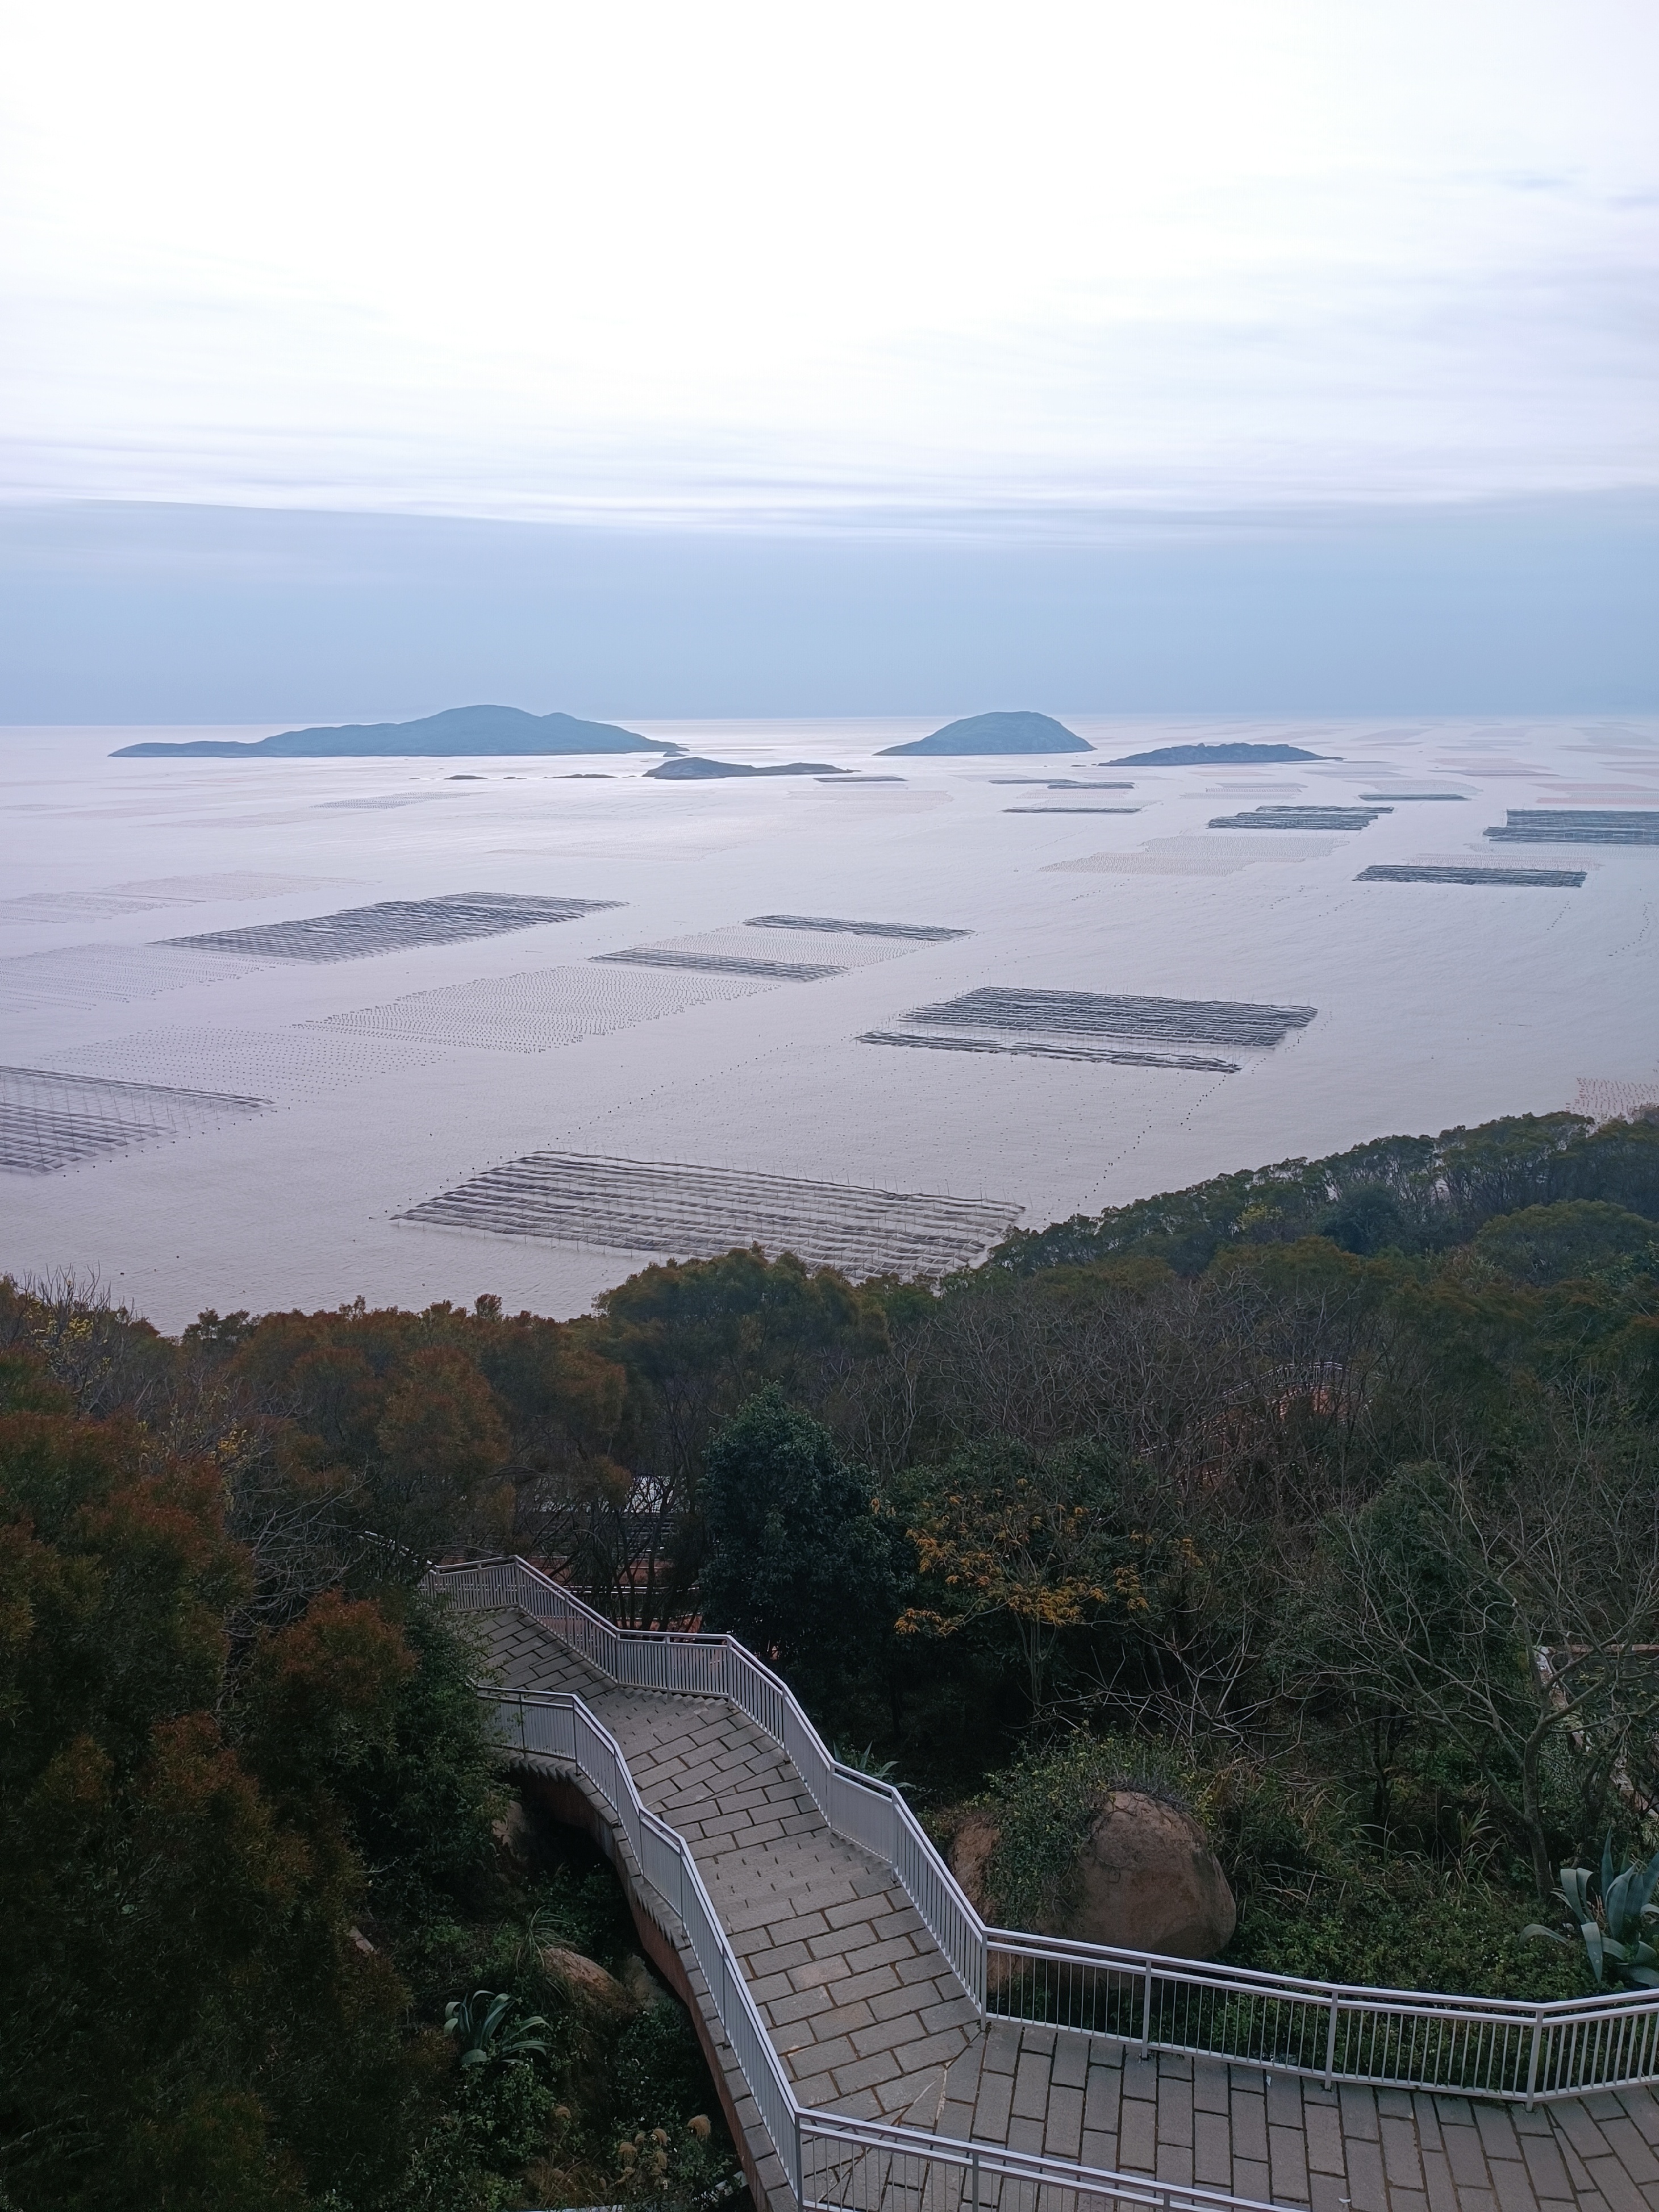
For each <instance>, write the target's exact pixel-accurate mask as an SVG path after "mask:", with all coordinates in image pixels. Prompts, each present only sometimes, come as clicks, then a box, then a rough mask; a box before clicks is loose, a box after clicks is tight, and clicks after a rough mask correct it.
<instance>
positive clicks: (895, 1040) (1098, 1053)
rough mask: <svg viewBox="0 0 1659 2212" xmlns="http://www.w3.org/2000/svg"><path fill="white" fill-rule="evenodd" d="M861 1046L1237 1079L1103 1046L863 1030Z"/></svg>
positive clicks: (1210, 1067)
mask: <svg viewBox="0 0 1659 2212" xmlns="http://www.w3.org/2000/svg"><path fill="white" fill-rule="evenodd" d="M858 1041H859V1042H860V1044H900V1045H914V1046H915V1047H916V1048H919V1049H920V1050H921V1051H924V1052H991V1053H1004V1054H1009V1055H1011V1056H1012V1057H1013V1058H1016V1059H1022V1060H1097V1061H1099V1062H1101V1063H1102V1064H1103V1065H1107V1066H1114V1067H1184V1068H1191V1069H1194V1070H1199V1069H1202V1070H1203V1071H1205V1072H1206V1073H1209V1074H1212V1075H1237V1073H1238V1062H1237V1060H1206V1059H1202V1058H1200V1056H1199V1055H1198V1054H1193V1053H1167V1052H1124V1051H1114V1050H1113V1049H1112V1048H1110V1047H1109V1046H1105V1045H1086V1044H1042V1043H1039V1042H1036V1040H1031V1041H1030V1042H1025V1043H1020V1044H1002V1043H1000V1042H998V1041H997V1039H996V1038H994V1037H975V1036H912V1035H910V1034H909V1033H908V1031H907V1030H865V1032H864V1033H863V1035H862V1036H860V1038H859V1040H858Z"/></svg>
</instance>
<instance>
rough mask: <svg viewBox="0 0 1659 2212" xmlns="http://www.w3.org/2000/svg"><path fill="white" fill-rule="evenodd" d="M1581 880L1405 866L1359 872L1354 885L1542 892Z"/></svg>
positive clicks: (1555, 872) (1534, 872)
mask: <svg viewBox="0 0 1659 2212" xmlns="http://www.w3.org/2000/svg"><path fill="white" fill-rule="evenodd" d="M1583 880H1584V871H1583V869H1582V868H1479V867H1476V868H1459V867H1441V866H1421V867H1413V866H1408V865H1407V864H1405V863H1401V864H1400V865H1399V866H1380V867H1375V868H1362V869H1361V870H1360V872H1359V873H1358V875H1357V876H1356V877H1355V878H1354V881H1355V883H1357V884H1534V885H1536V886H1538V887H1539V888H1540V889H1541V890H1577V888H1578V886H1579V884H1582V883H1583Z"/></svg>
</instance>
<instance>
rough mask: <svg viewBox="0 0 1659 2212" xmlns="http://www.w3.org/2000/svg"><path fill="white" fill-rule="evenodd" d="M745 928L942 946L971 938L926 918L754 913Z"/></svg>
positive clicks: (967, 931)
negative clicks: (857, 918)
mask: <svg viewBox="0 0 1659 2212" xmlns="http://www.w3.org/2000/svg"><path fill="white" fill-rule="evenodd" d="M744 928H745V929H805V930H811V931H814V932H817V933H822V934H823V935H825V936H847V937H899V938H904V939H908V940H910V941H911V942H913V943H915V944H917V945H943V944H945V942H946V940H947V939H950V938H953V937H971V936H972V935H973V931H972V930H971V929H945V928H941V927H939V926H938V925H936V924H934V923H932V922H925V921H842V920H841V919H840V918H839V917H838V916H836V915H824V914H754V915H750V917H749V919H748V921H745V922H744Z"/></svg>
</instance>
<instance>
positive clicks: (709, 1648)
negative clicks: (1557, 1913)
mask: <svg viewBox="0 0 1659 2212" xmlns="http://www.w3.org/2000/svg"><path fill="white" fill-rule="evenodd" d="M429 1579H430V1580H431V1581H432V1582H433V1583H435V1586H437V1587H438V1588H440V1589H443V1590H445V1591H447V1593H448V1594H449V1595H452V1596H453V1597H454V1598H456V1599H458V1600H459V1602H461V1603H462V1604H464V1605H468V1606H472V1607H519V1608H520V1609H521V1610H522V1611H524V1612H526V1613H530V1614H531V1615H532V1617H534V1618H536V1619H538V1620H542V1621H544V1622H545V1624H546V1625H547V1626H548V1627H549V1628H550V1629H551V1630H552V1631H553V1632H554V1633H555V1634H556V1635H557V1636H558V1637H559V1638H561V1640H562V1641H563V1642H564V1643H566V1644H568V1645H569V1646H570V1647H571V1649H572V1650H574V1651H576V1652H577V1653H578V1654H579V1655H580V1656H581V1657H582V1658H583V1659H585V1660H586V1662H587V1663H588V1664H589V1665H590V1666H591V1667H592V1668H595V1669H596V1670H597V1671H598V1672H599V1673H600V1674H605V1675H608V1676H609V1677H610V1679H611V1680H613V1681H615V1682H618V1683H623V1684H626V1685H627V1686H629V1687H636V1688H641V1689H653V1690H665V1691H672V1692H678V1693H679V1694H681V1695H686V1694H688V1693H690V1694H701V1695H703V1696H708V1697H716V1698H724V1699H726V1700H728V1701H729V1702H730V1703H731V1704H732V1705H735V1706H736V1707H737V1709H738V1711H740V1712H742V1713H744V1714H745V1715H746V1716H747V1717H748V1718H749V1719H750V1720H751V1721H753V1722H754V1723H755V1724H756V1726H757V1728H759V1729H762V1730H763V1732H764V1733H765V1734H766V1735H769V1736H770V1737H771V1739H772V1741H774V1742H775V1743H776V1744H777V1745H779V1746H780V1747H781V1749H782V1750H783V1751H784V1752H786V1753H787V1754H788V1756H789V1758H790V1759H791V1760H792V1761H793V1764H794V1765H795V1767H796V1769H797V1771H799V1774H800V1776H801V1778H802V1780H803V1781H804V1782H805V1784H806V1788H807V1790H808V1791H809V1793H810V1794H811V1798H812V1800H813V1802H814V1803H815V1804H816V1805H817V1808H818V1810H819V1811H820V1812H821V1813H822V1814H823V1817H824V1819H825V1820H827V1821H828V1822H829V1826H830V1827H831V1828H833V1829H834V1830H835V1831H836V1833H837V1834H839V1835H843V1836H846V1837H847V1838H848V1839H849V1840H850V1841H852V1842H854V1843H855V1844H860V1845H861V1846H862V1847H863V1848H864V1849H865V1850H867V1851H869V1852H871V1853H872V1855H873V1856H874V1857H877V1858H879V1859H882V1860H884V1861H885V1863H887V1864H888V1865H889V1866H890V1867H891V1868H892V1869H893V1871H894V1873H895V1874H896V1876H897V1878H898V1881H899V1883H900V1885H901V1887H902V1888H903V1890H904V1892H905V1894H906V1895H907V1896H908V1898H909V1899H910V1901H911V1902H912V1904H913V1905H915V1908H916V1911H917V1912H918V1913H919V1914H920V1915H921V1919H922V1921H923V1922H924V1923H925V1924H926V1926H927V1929H928V1930H929V1932H930V1934H931V1935H932V1936H933V1939H934V1941H935V1942H937V1943H938V1944H939V1948H940V1949H941V1951H943V1953H944V1954H945V1957H946V1959H947V1960H949V1961H950V1963H951V1967H952V1969H953V1971H954V1972H955V1973H956V1975H957V1978H958V1979H959V1980H960V1981H961V1983H962V1984H963V1988H964V1989H965V1990H967V1991H968V1993H969V1996H971V1997H972V1998H973V2000H974V2002H975V2005H976V2006H977V2008H979V2010H980V2012H981V2015H985V2014H994V2015H1006V2016H1010V2017H1014V2018H1021V2019H1036V2020H1040V2021H1043V2022H1044V2023H1045V2024H1048V2025H1049V2026H1052V2027H1057V2028H1060V2029H1064V2030H1071V2031H1074V2032H1081V2033H1091V2034H1102V2033H1103V2034H1108V2035H1112V2036H1116V2037H1119V2038H1121V2039H1124V2040H1126V2041H1129V2042H1133V2043H1137V2044H1139V2047H1140V2049H1141V2050H1142V2051H1143V2052H1150V2051H1170V2052H1172V2053H1178V2054H1181V2055H1183V2056H1188V2057H1219V2058H1226V2059H1229V2060H1231V2061H1232V2062H1233V2063H1237V2064H1244V2065H1260V2066H1264V2067H1271V2068H1272V2069H1273V2070H1274V2071H1275V2072H1282V2073H1297V2074H1304V2075H1313V2076H1316V2077H1318V2078H1320V2079H1322V2081H1325V2082H1326V2083H1327V2085H1329V2084H1332V2083H1334V2082H1338V2081H1348V2082H1353V2083H1356V2084H1364V2085H1369V2086H1372V2087H1389V2088H1401V2089H1437V2090H1442V2091H1455V2092H1456V2093H1460V2094H1462V2095H1466V2096H1467V2095H1475V2096H1486V2097H1494V2098H1500V2099H1503V2100H1506V2101H1513V2102H1517V2103H1518V2102H1522V2101H1524V2103H1525V2104H1526V2106H1527V2108H1528V2111H1530V2110H1531V2108H1532V2106H1533V2105H1534V2103H1536V2102H1537V2101H1539V2100H1541V2099H1542V2100H1548V2099H1554V2098H1559V2097H1571V2096H1581V2095H1583V2094H1586V2093H1589V2092H1590V2091H1592V2090H1596V2089H1613V2088H1623V2087H1637V2086H1639V2085H1643V2084H1646V2083H1650V2082H1654V2081H1659V1992H1656V1993H1653V1994H1648V1993H1636V1992H1631V1991H1620V1992H1613V1993H1609V1994H1608V1995H1606V1996H1592V1997H1564V1998H1557V1999H1555V2000H1553V2001H1552V2002H1548V2003H1544V2004H1528V2003H1526V2002H1524V2001H1522V2000H1518V1999H1515V1998H1508V1997H1468V1996H1443V1995H1440V1994H1437V1993H1434V1992H1428V1991H1424V1990H1388V1989H1371V1988H1367V1987H1364V1986H1357V1985H1352V1984H1346V1983H1340V1982H1320V1981H1310V1980H1306V1979H1304V1978H1299V1977H1297V1976H1295V1975H1288V1974H1268V1973H1262V1972H1258V1971H1256V1970H1255V1969H1253V1968H1250V1967H1248V1966H1212V1965H1209V1964H1206V1963H1205V1962H1204V1961H1201V1960H1192V1959H1172V1958H1169V1957H1166V1956H1164V1955H1163V1954H1159V1953H1157V1952H1147V1951H1128V1950H1120V1949H1114V1948H1109V1947H1107V1946H1104V1945H1101V1944H1094V1943H1078V1942H1070V1941H1068V1940H1066V1939H1065V1938H1061V1937H1051V1936H1033V1935H1028V1934H1024V1933H1022V1932H1021V1931H1019V1930H1018V1929H1006V1928H987V1925H986V1924H985V1923H984V1921H983V1920H981V1917H980V1916H979V1914H978V1913H977V1912H976V1911H975V1909H974V1906H973V1905H972V1904H971V1903H970V1902H969V1899H968V1898H967V1897H966V1896H965V1895H964V1894H963V1890H962V1888H961V1887H960V1885H959V1884H958V1883H957V1880H956V1878H955V1876H954V1875H952V1874H951V1870H950V1869H949V1868H948V1867H947V1866H946V1865H945V1862H944V1860H943V1859H942V1858H941V1857H939V1852H938V1851H937V1850H935V1848H934V1846H933V1842H932V1839H931V1838H929V1837H928V1835H927V1832H926V1831H925V1830H924V1829H923V1827H922V1826H921V1822H920V1821H919V1820H917V1819H916V1817H915V1814H914V1813H913V1812H912V1811H911V1809H910V1808H909V1806H908V1804H907V1803H906V1802H905V1800H904V1797H903V1795H902V1792H900V1791H899V1790H895V1789H894V1788H893V1787H892V1786H891V1784H888V1783H885V1782H879V1781H877V1780H876V1779H875V1778H873V1777H872V1776H870V1775H867V1774H860V1773H858V1772H857V1771H855V1770H854V1769H853V1768H851V1767H848V1766H844V1765H842V1764H841V1763H840V1762H839V1761H838V1760H836V1759H834V1758H832V1757H831V1756H830V1753H829V1751H828V1749H827V1748H826V1747H825V1745H824V1743H823V1738H822V1737H821V1736H820V1735H818V1732H817V1729H815V1728H814V1727H813V1725H812V1723H811V1721H810V1720H809V1719H808V1718H807V1717H806V1714H805V1712H804V1711H802V1709H801V1707H800V1705H799V1703H798V1702H797V1700H796V1699H795V1697H794V1694H793V1692H792V1691H791V1690H790V1689H789V1687H788V1685H787V1683H785V1682H783V1681H781V1680H780V1679H779V1678H778V1676H777V1675H775V1674H773V1672H772V1671H771V1669H770V1668H769V1667H766V1666H765V1665H763V1663H762V1662H761V1661H760V1660H758V1659H757V1658H756V1657H755V1656H754V1654H753V1653H752V1652H750V1651H747V1650H744V1646H743V1645H742V1644H739V1643H738V1642H737V1640H736V1639H735V1638H732V1637H730V1636H708V1635H691V1634H682V1633H679V1632H671V1631H660V1632H659V1631H647V1630H635V1629H618V1628H617V1627H615V1626H613V1625H612V1624H611V1622H610V1621H608V1620H605V1619H604V1618H603V1617H602V1616H601V1615H600V1614H599V1613H595V1612H594V1611H593V1609H592V1607H591V1606H587V1605H585V1604H583V1602H582V1601H581V1600H580V1598H579V1597H577V1596H576V1595H575V1594H574V1591H571V1590H568V1589H565V1588H563V1586H562V1584H560V1583H556V1582H555V1581H553V1579H552V1578H551V1577H550V1576H549V1575H547V1574H544V1572H543V1571H542V1570H541V1569H540V1568H539V1567H535V1566H532V1565H531V1564H530V1562H529V1561H528V1560H526V1559H488V1560H481V1561H477V1562H471V1563H468V1564H467V1565H462V1566H453V1567H439V1568H435V1569H434V1570H433V1572H432V1576H431V1577H430V1578H429Z"/></svg>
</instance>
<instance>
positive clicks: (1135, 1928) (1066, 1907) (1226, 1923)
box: [951, 1790, 1238, 1959]
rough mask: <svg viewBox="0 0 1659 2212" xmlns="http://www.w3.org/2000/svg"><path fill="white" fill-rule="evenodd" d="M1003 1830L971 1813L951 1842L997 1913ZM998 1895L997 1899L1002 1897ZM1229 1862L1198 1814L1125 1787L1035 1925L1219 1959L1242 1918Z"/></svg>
mask: <svg viewBox="0 0 1659 2212" xmlns="http://www.w3.org/2000/svg"><path fill="white" fill-rule="evenodd" d="M999 1841H1000V1828H999V1826H998V1824H997V1821H996V1819H995V1817H994V1814H992V1813H991V1812H989V1811H988V1810H983V1809H975V1811H973V1812H970V1813H969V1814H968V1815H967V1816H966V1818H965V1819H964V1820H963V1821H962V1822H961V1823H960V1825H959V1826H957V1831H956V1833H955V1835H954V1836H953V1838H951V1872H952V1873H953V1874H954V1875H956V1877H957V1881H959V1882H960V1883H961V1884H962V1886H963V1889H964V1890H966V1892H967V1893H968V1895H969V1897H970V1898H971V1899H972V1900H973V1902H974V1904H975V1906H976V1907H977V1908H978V1909H979V1911H981V1913H984V1914H985V1915H986V1917H987V1918H991V1917H994V1913H993V1912H992V1911H991V1910H989V1909H988V1908H987V1899H989V1898H990V1894H991V1893H990V1890H989V1885H988V1879H987V1877H988V1874H989V1869H990V1862H991V1857H992V1855H993V1853H994V1851H995V1850H996V1847H997V1844H998V1842H999ZM993 1902H994V1900H993ZM1237 1920H1238V1909H1237V1905H1235V1904H1234V1902H1233V1893H1232V1890H1231V1887H1229V1885H1228V1881H1227V1877H1226V1875H1225V1874H1224V1873H1223V1872H1222V1870H1221V1862H1220V1861H1219V1860H1218V1858H1217V1857H1216V1855H1215V1853H1214V1852H1213V1851H1212V1850H1211V1849H1210V1846H1209V1844H1208V1842H1207V1841H1206V1838H1205V1835H1204V1832H1203V1830H1202V1829H1201V1828H1200V1826H1199V1825H1198V1823H1197V1822H1196V1821H1195V1820H1193V1819H1191V1818H1190V1817H1189V1815H1188V1814H1185V1813H1182V1812H1181V1811H1180V1810H1179V1809H1178V1808H1176V1807H1175V1806H1173V1805H1166V1804H1164V1802H1162V1800H1160V1799H1158V1798H1156V1797H1148V1796H1145V1795H1143V1794H1142V1792H1141V1791H1139V1790H1113V1791H1112V1792H1111V1794H1110V1795H1109V1796H1107V1797H1106V1798H1105V1799H1104V1800H1103V1802H1102V1804H1101V1807H1100V1809H1099V1811H1098V1812H1097V1814H1095V1816H1094V1818H1093V1820H1091V1823H1090V1826H1089V1831H1088V1834H1087V1836H1086V1838H1085V1841H1084V1844H1083V1847H1082V1849H1081V1850H1080V1851H1079V1853H1078V1857H1077V1862H1076V1864H1075V1866H1074V1867H1073V1869H1071V1871H1070V1873H1069V1875H1067V1877H1066V1879H1064V1880H1063V1881H1060V1883H1059V1884H1058V1885H1057V1895H1056V1899H1055V1902H1054V1906H1053V1908H1052V1909H1051V1910H1050V1911H1048V1912H1045V1913H1043V1914H1041V1915H1039V1916H1038V1921H1037V1926H1036V1929H1035V1930H1034V1931H1033V1932H1034V1933H1036V1934H1037V1935H1040V1936H1066V1937H1068V1938H1069V1939H1070V1940H1071V1941H1072V1942H1078V1943H1104V1944H1108V1945H1109V1946H1110V1947H1111V1948H1114V1949H1115V1950H1123V1951H1158V1952H1162V1953H1164V1954H1165V1955H1166V1956H1169V1957H1170V1958H1176V1959H1213V1958H1214V1957H1215V1956H1216V1954H1217V1953H1218V1952H1219V1951H1221V1950H1224V1949H1225V1948H1226V1945H1227V1943H1228V1942H1229V1940H1230V1939H1231V1936H1232V1932H1233V1929H1234V1928H1235V1926H1236V1925H1237Z"/></svg>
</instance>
